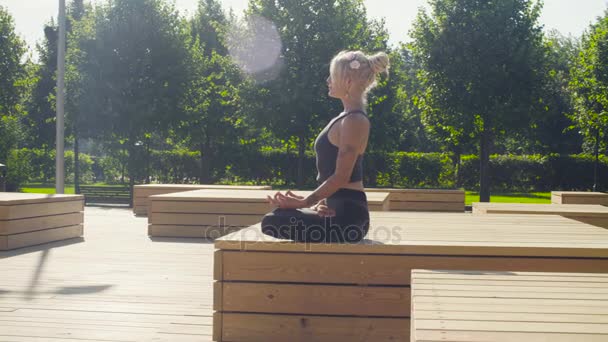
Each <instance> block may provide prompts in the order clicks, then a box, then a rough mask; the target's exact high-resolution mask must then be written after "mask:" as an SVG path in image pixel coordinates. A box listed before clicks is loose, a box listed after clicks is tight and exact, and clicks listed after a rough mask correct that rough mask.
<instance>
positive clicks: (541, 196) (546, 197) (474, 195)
mask: <svg viewBox="0 0 608 342" xmlns="http://www.w3.org/2000/svg"><path fill="white" fill-rule="evenodd" d="M490 201H491V202H502V203H551V192H528V193H521V192H518V193H497V194H491V196H490ZM473 202H479V193H478V192H472V191H467V192H466V197H465V204H466V205H471V203H473Z"/></svg>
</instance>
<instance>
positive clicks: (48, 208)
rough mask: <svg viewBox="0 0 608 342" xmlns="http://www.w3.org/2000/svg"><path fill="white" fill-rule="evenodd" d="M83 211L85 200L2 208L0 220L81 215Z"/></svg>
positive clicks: (0, 209)
mask: <svg viewBox="0 0 608 342" xmlns="http://www.w3.org/2000/svg"><path fill="white" fill-rule="evenodd" d="M83 210H84V200H81V199H77V200H61V201H54V202H46V203H33V204H19V205H15V206H0V220H17V219H23V218H30V217H40V216H49V215H59V214H68V213H79V212H81V211H83Z"/></svg>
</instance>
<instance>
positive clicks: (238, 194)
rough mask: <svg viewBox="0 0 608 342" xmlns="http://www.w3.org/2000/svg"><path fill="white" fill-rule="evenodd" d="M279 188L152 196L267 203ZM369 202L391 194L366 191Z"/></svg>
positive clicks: (305, 193)
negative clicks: (268, 197)
mask: <svg viewBox="0 0 608 342" xmlns="http://www.w3.org/2000/svg"><path fill="white" fill-rule="evenodd" d="M276 192H277V190H247V191H235V190H222V189H219V190H216V189H203V190H193V191H185V192H176V193H169V194H164V195H155V196H151V197H150V200H151V201H156V200H162V201H178V202H192V201H198V202H240V203H244V202H245V203H250V202H253V203H267V199H266V198H267V196H273V195H274V194H275V193H276ZM294 192H295V193H296V194H298V195H301V196H308V195H309V194H310V193H311V191H298V190H296V191H294ZM366 195H367V201H368V203H369V204H373V205H382V204H384V203H385V202H386V201H388V197H389V194H388V193H386V192H370V193H366Z"/></svg>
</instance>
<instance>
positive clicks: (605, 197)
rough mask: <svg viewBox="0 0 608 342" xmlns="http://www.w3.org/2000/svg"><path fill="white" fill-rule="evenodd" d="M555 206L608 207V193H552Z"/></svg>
mask: <svg viewBox="0 0 608 342" xmlns="http://www.w3.org/2000/svg"><path fill="white" fill-rule="evenodd" d="M551 203H554V204H599V205H604V206H608V193H604V192H581V191H551Z"/></svg>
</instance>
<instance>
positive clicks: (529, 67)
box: [412, 0, 543, 201]
mask: <svg viewBox="0 0 608 342" xmlns="http://www.w3.org/2000/svg"><path fill="white" fill-rule="evenodd" d="M430 5H431V8H432V14H431V15H429V14H427V13H426V12H424V11H421V12H420V13H419V15H418V18H417V21H416V23H415V26H414V29H413V30H412V36H413V38H414V42H413V44H412V49H413V52H414V55H415V57H416V58H417V60H418V61H419V62H420V63H421V65H422V68H421V72H420V73H419V78H420V81H421V82H422V84H423V90H422V92H421V95H420V97H419V102H418V103H419V106H420V108H421V109H422V112H423V122H424V123H425V124H426V125H427V126H428V127H429V128H430V129H431V130H432V131H433V133H434V134H435V135H436V136H437V137H438V138H439V139H440V141H441V142H442V144H443V145H444V146H445V148H446V149H447V150H448V151H452V152H455V153H457V154H460V153H461V150H462V147H463V146H466V145H467V144H469V143H471V140H472V139H480V140H479V153H480V159H481V161H482V171H484V172H482V173H480V183H481V190H482V191H481V192H482V200H484V201H485V200H488V199H489V178H488V175H489V174H488V173H487V172H486V170H487V165H488V156H489V150H490V147H491V146H492V142H493V141H494V139H495V138H496V137H497V136H500V135H503V134H505V133H507V132H508V133H512V132H515V131H518V130H521V129H522V128H523V127H527V124H528V122H529V121H530V115H529V113H530V111H531V110H532V109H533V108H534V104H535V103H537V102H538V97H539V91H538V90H539V86H540V84H541V77H540V74H541V66H542V56H543V50H542V28H541V26H540V25H539V24H538V17H539V14H540V9H541V6H540V4H538V3H537V2H533V1H529V0H505V1H477V0H431V1H430Z"/></svg>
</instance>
